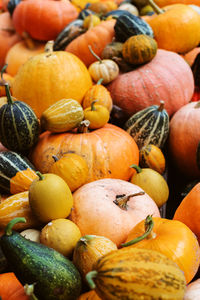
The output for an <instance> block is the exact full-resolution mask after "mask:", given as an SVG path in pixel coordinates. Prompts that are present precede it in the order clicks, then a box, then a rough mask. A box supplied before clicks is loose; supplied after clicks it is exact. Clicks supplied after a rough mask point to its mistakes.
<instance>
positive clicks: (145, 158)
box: [139, 144, 166, 174]
mask: <svg viewBox="0 0 200 300" xmlns="http://www.w3.org/2000/svg"><path fill="white" fill-rule="evenodd" d="M139 157H140V159H139V163H140V166H141V167H142V168H151V169H153V170H155V171H157V172H158V173H160V174H163V173H164V171H165V165H166V161H165V156H164V154H163V152H162V150H161V149H160V148H159V147H157V146H155V145H153V144H149V145H146V146H144V147H142V148H141V149H140V152H139Z"/></svg>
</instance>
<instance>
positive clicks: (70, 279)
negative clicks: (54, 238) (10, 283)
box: [0, 218, 81, 300]
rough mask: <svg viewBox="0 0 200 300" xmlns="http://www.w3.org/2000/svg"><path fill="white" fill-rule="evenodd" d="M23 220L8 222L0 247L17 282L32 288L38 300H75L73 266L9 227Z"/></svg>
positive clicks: (76, 288)
mask: <svg viewBox="0 0 200 300" xmlns="http://www.w3.org/2000/svg"><path fill="white" fill-rule="evenodd" d="M19 222H25V219H24V218H15V219H13V220H12V221H10V222H9V223H8V225H7V227H6V229H5V234H4V235H3V236H2V237H1V240H0V246H1V247H2V251H3V253H4V255H5V257H6V258H7V260H8V262H9V265H10V266H11V267H12V270H13V272H14V273H15V275H16V277H17V278H18V279H19V281H20V282H21V283H22V284H23V285H25V284H26V283H27V284H34V283H35V285H34V294H35V295H36V297H38V298H39V299H40V300H76V299H77V298H78V296H79V295H80V292H81V276H80V274H79V272H78V270H77V269H76V267H75V266H74V264H73V263H72V262H71V261H70V260H69V259H67V258H66V257H65V256H63V255H62V254H60V253H59V252H57V251H56V250H54V249H52V248H49V247H47V246H45V245H43V244H40V243H36V242H32V241H30V240H28V239H25V238H24V237H23V236H22V235H21V234H20V233H18V232H15V231H12V227H13V226H14V225H15V224H16V223H19Z"/></svg>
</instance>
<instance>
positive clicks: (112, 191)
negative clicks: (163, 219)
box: [70, 178, 160, 246]
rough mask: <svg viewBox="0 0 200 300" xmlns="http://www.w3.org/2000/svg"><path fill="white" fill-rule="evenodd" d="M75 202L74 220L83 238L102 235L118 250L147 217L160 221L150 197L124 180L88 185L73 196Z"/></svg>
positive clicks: (103, 180) (72, 215) (157, 211)
mask: <svg viewBox="0 0 200 300" xmlns="http://www.w3.org/2000/svg"><path fill="white" fill-rule="evenodd" d="M73 199H74V205H73V210H72V212H71V215H70V219H71V220H72V221H73V222H74V223H76V224H77V225H78V227H79V229H80V231H81V233H82V235H87V234H89V235H91V234H92V235H101V236H104V237H107V238H109V239H110V240H112V241H113V242H114V243H116V245H117V246H119V245H120V244H121V243H122V242H123V241H124V240H125V239H126V237H127V236H128V233H129V231H130V230H131V229H132V228H133V226H135V225H136V224H137V223H138V222H140V221H141V220H143V219H144V218H145V217H146V215H147V214H153V215H154V216H157V217H160V213H159V210H158V207H157V205H156V204H155V202H154V201H153V200H152V199H151V198H150V196H149V195H147V194H146V193H145V192H144V191H143V190H142V189H141V188H140V187H138V186H136V185H135V184H132V183H130V182H127V181H124V180H120V179H112V178H106V179H100V180H96V181H93V182H90V183H87V184H85V185H83V186H82V187H80V188H79V189H78V190H76V191H75V192H74V193H73ZM116 228H119V229H120V230H116Z"/></svg>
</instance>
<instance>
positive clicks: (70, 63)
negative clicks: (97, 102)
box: [13, 1, 92, 118]
mask: <svg viewBox="0 0 200 300" xmlns="http://www.w3.org/2000/svg"><path fill="white" fill-rule="evenodd" d="M27 2H29V1H27ZM47 2H48V1H47ZM30 72H31V74H32V75H31V76H29V75H28V74H30ZM91 86H92V80H91V77H90V74H89V72H88V70H87V68H86V67H85V65H84V64H83V63H82V62H81V61H80V59H78V58H77V57H76V56H74V55H73V54H71V53H67V52H65V51H52V43H49V44H48V45H47V47H46V51H45V52H44V53H41V54H38V55H36V56H34V57H32V59H30V60H28V61H27V62H26V63H25V64H24V65H23V66H22V67H21V68H20V70H19V72H18V73H17V75H16V76H15V80H14V82H13V96H14V97H16V98H17V99H21V100H22V101H25V102H26V103H27V104H29V105H30V106H31V107H32V108H33V110H34V111H35V113H36V115H37V116H38V118H40V117H41V114H42V113H43V111H45V110H46V109H47V108H48V107H49V106H50V105H52V104H53V103H55V102H56V101H58V100H61V99H69V98H72V99H74V100H77V101H78V102H81V101H82V98H83V96H84V95H85V93H86V91H87V90H88V89H89V88H90V87H91Z"/></svg>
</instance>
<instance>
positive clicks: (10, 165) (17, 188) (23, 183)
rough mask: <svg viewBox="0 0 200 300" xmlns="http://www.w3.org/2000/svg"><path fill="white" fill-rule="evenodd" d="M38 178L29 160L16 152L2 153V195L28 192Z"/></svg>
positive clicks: (0, 170)
mask: <svg viewBox="0 0 200 300" xmlns="http://www.w3.org/2000/svg"><path fill="white" fill-rule="evenodd" d="M36 177H37V175H36V173H35V171H34V167H33V165H32V164H31V163H30V162H29V161H28V159H27V158H26V157H24V156H22V155H20V154H18V153H16V152H12V151H0V193H8V194H16V193H20V192H24V191H27V190H28V189H29V186H30V184H31V182H32V181H33V180H34V179H35V178H36Z"/></svg>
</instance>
